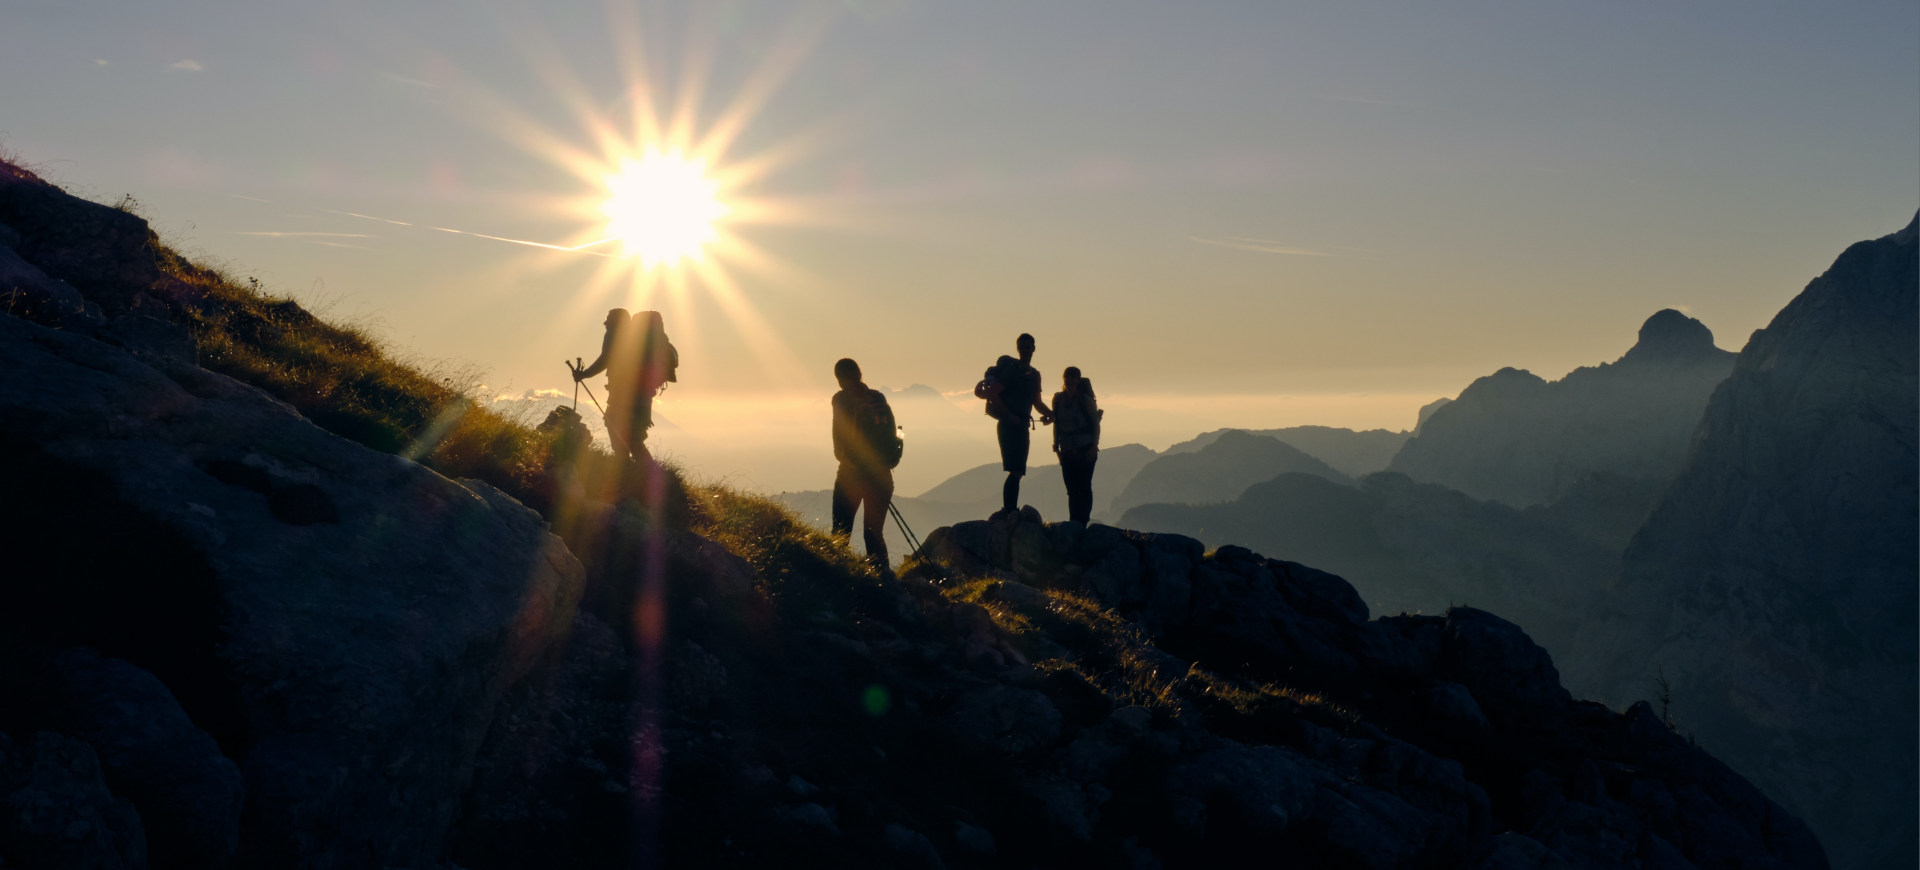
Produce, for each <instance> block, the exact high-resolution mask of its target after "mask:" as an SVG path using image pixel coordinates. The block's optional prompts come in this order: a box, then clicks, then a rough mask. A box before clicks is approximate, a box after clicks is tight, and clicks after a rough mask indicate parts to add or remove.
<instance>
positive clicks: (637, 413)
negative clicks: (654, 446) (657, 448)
mask: <svg viewBox="0 0 1920 870" xmlns="http://www.w3.org/2000/svg"><path fill="white" fill-rule="evenodd" d="M652 428H653V396H652V395H650V394H646V395H640V396H636V397H635V398H634V403H633V430H632V431H633V434H632V436H631V439H632V444H633V454H634V457H635V458H636V459H637V458H640V457H643V456H647V430H649V429H652Z"/></svg>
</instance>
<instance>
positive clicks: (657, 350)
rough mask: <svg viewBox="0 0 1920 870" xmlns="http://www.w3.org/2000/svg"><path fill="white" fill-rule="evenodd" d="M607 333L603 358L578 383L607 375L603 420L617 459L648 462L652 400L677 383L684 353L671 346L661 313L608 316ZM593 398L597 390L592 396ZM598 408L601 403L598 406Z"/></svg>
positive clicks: (581, 370)
mask: <svg viewBox="0 0 1920 870" xmlns="http://www.w3.org/2000/svg"><path fill="white" fill-rule="evenodd" d="M606 328H607V332H606V335H605V336H604V337H602V338H601V341H600V356H598V357H596V358H595V359H594V361H593V362H592V363H589V364H587V365H586V366H584V367H575V368H574V369H573V380H574V383H576V384H577V383H579V382H581V381H584V380H586V379H587V378H590V377H593V376H594V375H597V374H599V373H601V372H603V371H604V372H606V373H607V404H606V406H605V407H604V408H602V409H601V414H602V415H603V416H604V417H605V418H606V421H607V440H608V441H610V442H612V444H613V451H614V455H616V456H622V457H625V458H627V459H629V460H639V459H643V458H648V457H647V446H646V441H647V430H648V429H650V428H652V427H653V398H654V396H656V395H658V394H659V393H660V391H661V390H664V389H666V385H667V384H669V383H672V382H674V381H677V380H678V377H677V376H676V371H677V369H678V368H679V367H680V352H679V351H678V350H675V349H674V346H673V342H671V341H668V340H667V330H666V326H665V324H664V323H663V321H662V320H661V318H660V312H658V311H642V312H640V313H639V314H638V315H631V316H630V315H628V314H627V310H626V309H625V308H615V309H612V310H611V311H608V312H607V319H606ZM587 397H588V398H593V392H592V390H588V392H587ZM594 404H595V405H596V406H598V405H599V404H600V403H599V401H598V400H595V401H594Z"/></svg>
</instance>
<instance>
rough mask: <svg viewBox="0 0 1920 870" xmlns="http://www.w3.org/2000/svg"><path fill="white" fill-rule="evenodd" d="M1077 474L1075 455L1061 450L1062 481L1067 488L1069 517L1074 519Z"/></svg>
mask: <svg viewBox="0 0 1920 870" xmlns="http://www.w3.org/2000/svg"><path fill="white" fill-rule="evenodd" d="M1076 479H1077V476H1076V475H1075V474H1074V473H1073V457H1072V455H1071V454H1070V453H1069V452H1068V451H1065V450H1062V451H1060V482H1061V483H1062V484H1063V485H1065V486H1066V488H1067V519H1069V520H1071V519H1073V506H1074V504H1076V502H1075V501H1074V493H1075V490H1074V488H1073V487H1074V483H1075V480H1076Z"/></svg>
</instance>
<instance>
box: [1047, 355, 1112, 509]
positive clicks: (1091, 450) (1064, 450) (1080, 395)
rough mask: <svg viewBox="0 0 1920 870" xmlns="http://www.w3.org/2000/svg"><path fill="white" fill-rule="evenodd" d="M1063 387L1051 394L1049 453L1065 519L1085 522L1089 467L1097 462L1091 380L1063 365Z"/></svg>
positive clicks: (1090, 489)
mask: <svg viewBox="0 0 1920 870" xmlns="http://www.w3.org/2000/svg"><path fill="white" fill-rule="evenodd" d="M1065 379H1066V384H1065V386H1064V387H1063V388H1062V389H1061V390H1060V392H1057V393H1054V394H1053V452H1055V453H1058V454H1060V476H1061V477H1062V478H1064V479H1065V480H1066V484H1067V519H1069V520H1072V521H1073V522H1076V523H1084V522H1087V521H1088V520H1089V519H1090V518H1091V517H1092V514H1093V464H1094V463H1095V462H1096V461H1098V460H1099V459H1100V418H1101V417H1102V416H1103V415H1104V414H1105V412H1103V411H1101V410H1100V406H1099V404H1098V403H1096V402H1095V401H1094V399H1093V381H1091V380H1088V379H1086V378H1083V377H1081V376H1080V367H1079V366H1067V370H1066V373H1065Z"/></svg>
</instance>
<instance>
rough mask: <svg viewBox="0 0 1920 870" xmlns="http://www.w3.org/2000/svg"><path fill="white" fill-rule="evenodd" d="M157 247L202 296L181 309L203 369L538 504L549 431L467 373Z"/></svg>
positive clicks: (373, 442) (357, 437)
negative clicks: (491, 402) (482, 394)
mask: <svg viewBox="0 0 1920 870" xmlns="http://www.w3.org/2000/svg"><path fill="white" fill-rule="evenodd" d="M152 245H153V249H154V251H155V254H156V260H157V262H158V264H159V265H160V267H161V269H162V271H164V272H166V273H167V274H168V275H170V276H172V277H174V278H176V279H178V280H180V281H181V282H183V283H184V284H186V285H187V287H188V288H190V290H191V291H192V295H194V296H197V297H198V298H197V299H196V300H195V301H194V302H193V303H192V304H188V305H184V306H182V307H181V309H180V313H179V317H180V319H181V320H182V322H184V323H185V325H186V326H187V328H188V330H189V331H190V332H191V333H192V335H193V338H194V341H195V343H196V345H197V346H198V362H199V363H200V365H201V366H203V367H205V368H207V369H209V370H211V371H215V372H219V373H221V374H224V375H227V376H229V377H232V378H234V379H236V380H239V381H242V382H244V383H248V384H252V385H253V386H256V387H259V388H261V389H263V390H266V391H267V392H268V393H271V394H272V395H273V396H274V397H276V398H278V399H280V400H281V401H284V402H286V403H287V404H289V405H292V406H293V407H294V408H295V409H296V410H298V411H299V412H300V413H301V415H302V416H305V417H306V418H307V419H309V420H311V421H313V423H314V424H316V425H318V426H320V427H321V428H323V429H326V430H328V431H330V432H333V433H334V434H336V435H340V436H343V437H345V438H349V439H351V440H354V441H357V442H359V443H361V444H364V445H366V446H368V447H371V448H374V449H376V450H380V451H384V452H387V453H395V454H406V455H409V457H410V458H415V459H417V460H418V461H420V462H421V463H422V464H424V465H426V466H427V467H429V468H432V469H434V470H435V471H438V472H440V473H441V474H444V475H446V476H448V477H456V478H458V477H471V478H476V479H479V480H483V481H486V482H488V483H490V484H493V485H494V486H496V487H499V488H500V489H501V490H503V491H505V492H507V493H508V494H510V495H513V496H514V497H516V498H519V499H521V500H522V501H528V502H529V503H535V502H536V501H537V496H538V494H539V492H540V489H541V484H542V482H543V481H542V479H541V475H542V472H543V465H544V464H545V462H546V459H547V457H548V456H549V455H550V453H551V451H552V441H553V436H552V435H551V434H550V433H545V432H540V431H538V430H536V429H535V428H534V427H532V426H530V425H528V424H527V423H526V422H525V421H522V420H517V419H512V418H509V417H506V416H504V415H502V414H500V413H498V412H495V411H493V410H491V409H489V408H487V407H485V406H484V405H481V404H479V403H476V402H475V401H474V397H473V396H471V395H470V391H471V389H472V388H473V387H474V385H475V384H474V381H475V380H476V379H475V378H474V376H473V374H472V373H471V372H467V371H461V370H456V369H451V368H448V367H438V368H433V367H426V366H421V365H419V364H415V363H411V362H408V361H406V360H404V359H402V358H400V357H399V356H398V355H397V354H395V353H394V352H393V351H392V350H391V349H390V348H388V347H387V346H386V345H385V344H384V343H383V342H382V341H380V340H379V339H377V338H375V337H374V336H373V335H372V334H371V332H370V330H368V329H367V328H365V327H361V326H353V325H340V324H335V323H329V322H327V321H326V320H323V319H322V318H319V317H316V316H314V315H313V314H312V313H311V312H309V311H307V310H306V309H305V308H303V307H301V305H300V304H299V303H297V302H295V301H293V300H291V299H285V298H276V297H274V296H272V295H271V294H269V293H267V292H266V291H265V290H263V289H262V288H261V287H260V286H259V284H258V283H257V282H254V281H246V282H241V281H239V280H236V279H235V278H233V277H232V276H230V275H228V274H226V273H224V272H222V271H220V270H217V269H211V268H207V267H204V266H200V265H197V264H195V263H193V262H191V261H189V260H188V259H187V258H185V257H183V256H181V255H180V254H179V253H178V252H176V251H174V250H173V249H172V248H170V247H167V246H166V245H165V244H163V243H161V242H160V241H159V240H158V239H157V238H155V239H154V240H153V241H152ZM436 424H438V425H436Z"/></svg>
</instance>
